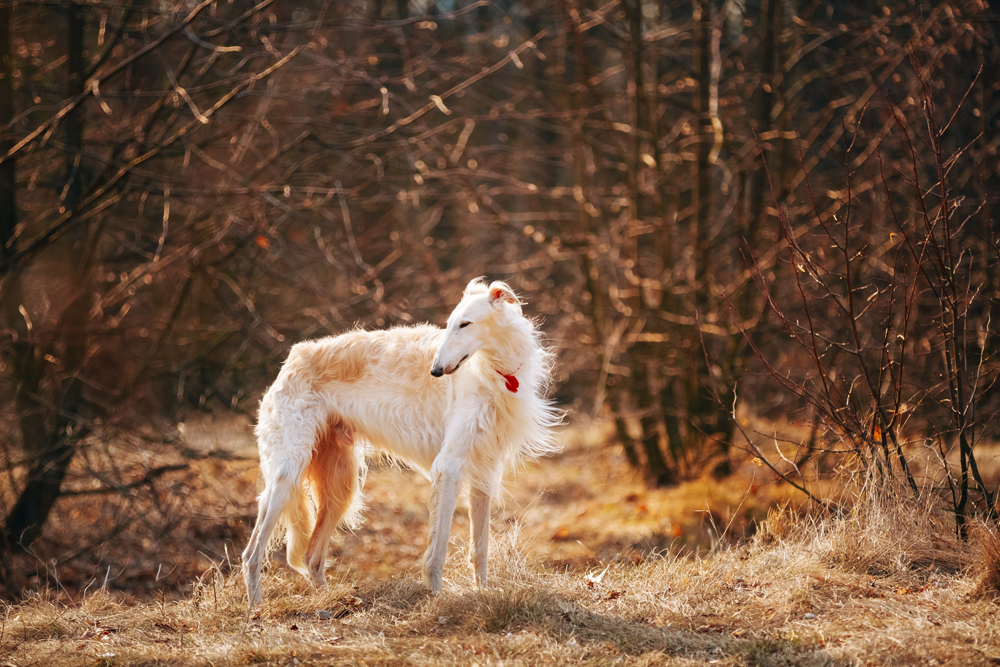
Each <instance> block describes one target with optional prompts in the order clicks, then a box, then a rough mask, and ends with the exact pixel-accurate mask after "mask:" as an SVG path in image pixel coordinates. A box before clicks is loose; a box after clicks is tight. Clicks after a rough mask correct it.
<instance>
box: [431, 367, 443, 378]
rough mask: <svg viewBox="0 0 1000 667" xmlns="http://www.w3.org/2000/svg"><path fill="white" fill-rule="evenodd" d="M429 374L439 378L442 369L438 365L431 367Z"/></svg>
mask: <svg viewBox="0 0 1000 667" xmlns="http://www.w3.org/2000/svg"><path fill="white" fill-rule="evenodd" d="M431 375H433V376H434V377H436V378H439V377H441V376H442V375H444V369H443V368H441V367H440V366H435V367H434V368H432V369H431Z"/></svg>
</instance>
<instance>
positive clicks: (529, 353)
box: [480, 313, 539, 383]
mask: <svg viewBox="0 0 1000 667" xmlns="http://www.w3.org/2000/svg"><path fill="white" fill-rule="evenodd" d="M494 326H495V328H496V333H497V335H496V336H494V337H493V338H491V340H490V345H489V346H488V347H484V348H483V349H482V350H480V354H482V355H483V359H484V360H485V361H486V362H487V363H488V364H489V365H491V366H492V367H493V370H495V371H497V372H498V373H500V374H501V375H504V376H507V375H514V376H516V377H517V379H518V380H519V381H520V382H522V383H524V382H525V380H531V379H533V377H534V376H535V373H534V372H532V362H533V361H534V360H533V359H532V357H535V356H537V355H538V351H539V346H538V341H537V339H536V336H535V332H534V328H533V327H532V326H531V323H530V322H529V321H528V320H527V319H525V318H524V317H523V316H521V315H516V316H515V315H513V314H511V313H504V314H502V315H498V316H497V321H496V323H495V325H494Z"/></svg>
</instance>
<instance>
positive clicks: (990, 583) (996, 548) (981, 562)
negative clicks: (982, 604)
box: [970, 524, 1000, 600]
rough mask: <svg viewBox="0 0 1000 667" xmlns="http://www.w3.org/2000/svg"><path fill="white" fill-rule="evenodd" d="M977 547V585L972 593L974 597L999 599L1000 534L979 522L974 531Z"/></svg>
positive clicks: (975, 566) (975, 569)
mask: <svg viewBox="0 0 1000 667" xmlns="http://www.w3.org/2000/svg"><path fill="white" fill-rule="evenodd" d="M973 541H974V543H975V545H976V547H977V551H978V553H977V558H976V562H975V565H974V572H975V573H976V585H975V587H974V588H973V589H972V593H971V594H970V595H971V597H972V598H973V599H994V600H995V599H997V598H998V597H1000V535H997V533H996V531H995V530H994V529H993V528H991V527H990V526H987V525H985V524H979V526H977V527H976V530H975V531H974V532H973Z"/></svg>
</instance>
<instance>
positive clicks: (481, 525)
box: [469, 484, 493, 587]
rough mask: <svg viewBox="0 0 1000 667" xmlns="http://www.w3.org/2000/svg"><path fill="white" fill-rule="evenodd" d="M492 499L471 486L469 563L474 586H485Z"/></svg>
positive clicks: (486, 493) (474, 486)
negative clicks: (474, 581)
mask: <svg viewBox="0 0 1000 667" xmlns="http://www.w3.org/2000/svg"><path fill="white" fill-rule="evenodd" d="M492 500H493V499H492V498H491V497H490V494H489V492H488V491H484V490H483V489H480V488H478V487H477V486H476V485H475V484H473V485H472V486H471V487H470V488H469V518H470V523H471V524H472V545H471V546H470V548H469V562H470V563H471V564H472V571H473V573H474V575H475V578H476V585H477V586H480V587H485V586H486V557H487V555H488V553H489V548H490V505H491V503H492Z"/></svg>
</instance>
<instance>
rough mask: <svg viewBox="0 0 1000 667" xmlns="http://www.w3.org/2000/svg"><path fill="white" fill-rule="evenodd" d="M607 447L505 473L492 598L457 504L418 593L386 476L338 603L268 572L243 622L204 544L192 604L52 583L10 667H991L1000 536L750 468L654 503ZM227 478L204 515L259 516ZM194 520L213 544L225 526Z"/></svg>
mask: <svg viewBox="0 0 1000 667" xmlns="http://www.w3.org/2000/svg"><path fill="white" fill-rule="evenodd" d="M600 435H601V433H600V432H598V431H594V432H592V433H589V434H586V435H584V436H579V437H573V438H568V441H567V446H566V450H565V451H564V453H563V454H561V455H560V456H558V457H556V458H554V459H550V460H545V461H543V462H540V463H539V464H537V465H536V466H534V467H533V468H532V469H530V470H527V471H524V472H522V473H520V474H519V475H518V476H517V477H516V478H515V479H514V480H513V483H512V484H511V485H510V486H509V490H510V493H509V495H508V497H507V498H506V501H505V503H504V505H503V507H501V508H498V509H497V510H496V511H495V512H494V530H495V532H496V539H495V541H494V548H493V550H492V553H491V558H490V567H491V577H492V581H491V586H490V587H489V588H488V589H485V590H477V589H476V588H475V587H474V586H473V583H472V579H471V575H470V573H469V571H468V567H467V565H466V564H465V563H464V551H465V533H466V532H467V521H466V517H465V516H464V514H463V512H462V511H461V510H460V511H459V512H458V514H457V515H456V525H455V530H454V535H455V538H454V540H453V547H452V550H451V557H450V561H449V565H448V568H447V569H446V582H445V590H444V592H443V593H442V595H440V596H439V597H433V596H431V595H429V594H428V593H427V591H426V590H425V589H424V587H423V585H422V584H421V583H420V580H419V575H418V569H417V563H418V559H419V557H420V554H421V552H422V548H423V532H424V528H425V513H426V512H425V510H424V508H423V504H424V501H425V498H426V492H427V488H426V483H425V482H423V481H422V479H421V478H419V476H417V475H415V474H413V473H411V472H409V471H406V470H398V469H393V468H387V467H380V468H377V469H374V470H373V471H372V473H371V474H370V477H369V480H368V485H367V491H368V495H369V510H368V512H367V519H366V522H365V524H364V526H363V527H362V528H360V529H359V530H358V531H357V532H355V533H353V534H348V535H344V536H341V537H339V538H338V539H337V546H336V548H335V549H334V552H333V558H332V559H331V567H330V570H329V575H328V579H329V581H330V588H329V589H328V590H327V591H323V592H318V591H316V590H314V589H312V588H310V587H309V585H308V584H307V583H306V582H305V580H304V579H303V578H302V577H300V576H298V575H297V574H294V573H292V572H290V571H289V570H288V569H287V568H286V567H284V566H282V565H281V564H280V563H278V562H274V563H272V565H271V567H270V571H269V572H268V573H267V575H266V577H265V595H266V598H267V599H266V601H265V603H264V605H263V606H262V607H261V608H260V609H259V610H256V611H254V612H252V613H249V614H248V613H247V611H246V606H245V604H246V603H245V594H244V590H243V585H242V581H241V580H240V578H239V576H238V574H237V573H236V571H235V569H234V567H233V565H234V563H233V562H232V561H228V560H226V559H225V558H222V559H219V560H215V559H212V558H210V557H209V556H208V555H207V554H210V553H214V551H212V550H206V551H205V552H204V554H203V555H202V556H201V562H200V564H199V563H198V562H197V557H194V556H193V554H194V553H195V552H194V551H193V550H191V549H190V548H189V547H187V546H186V545H184V544H177V545H170V546H168V547H167V548H165V549H164V548H161V549H160V550H159V552H158V553H157V554H155V556H158V557H159V558H160V559H161V560H163V561H164V562H166V563H170V562H171V556H172V554H174V553H176V554H177V555H178V556H179V557H180V560H181V562H180V563H179V565H181V566H182V568H186V569H185V571H186V572H190V571H193V570H194V569H197V568H198V567H201V568H202V570H203V572H202V573H201V575H200V576H198V577H195V578H193V579H188V580H187V583H189V584H190V586H189V587H188V588H187V590H186V591H184V592H183V593H178V591H179V590H180V589H179V588H178V585H177V584H178V583H179V575H178V573H177V572H174V573H172V574H171V576H170V577H169V578H164V579H163V581H164V582H165V585H163V586H160V585H159V584H158V587H157V588H156V589H154V590H153V591H151V592H150V593H149V595H148V596H146V598H145V599H144V600H139V599H138V598H137V594H138V590H136V589H133V590H132V594H131V595H126V594H124V593H123V592H122V588H123V587H125V586H126V584H125V583H124V582H123V581H122V580H121V579H117V580H116V579H112V581H111V582H110V583H109V585H108V588H107V589H103V588H102V587H101V583H102V582H100V581H98V582H96V584H95V585H93V586H92V587H91V589H90V590H89V591H88V592H87V593H86V594H85V595H82V596H76V597H75V598H74V599H73V600H72V601H67V598H65V596H64V595H60V591H59V589H58V588H57V587H53V588H52V589H50V592H49V593H48V594H38V595H32V596H30V597H29V598H28V599H26V600H24V601H22V602H21V603H20V604H16V605H11V606H6V607H4V608H3V610H2V613H0V624H2V629H0V657H2V658H3V660H5V661H6V663H8V664H12V665H17V666H18V667H23V666H25V665H31V664H45V665H49V666H51V667H58V666H61V665H153V664H171V665H173V664H212V665H241V664H276V665H277V664H280V665H293V664H356V665H452V664H454V665H473V664H478V665H484V666H485V665H533V666H534V665H542V664H555V665H558V664H572V665H577V664H595V665H596V664H600V665H605V664H606V665H611V664H623V665H647V664H677V665H684V664H704V663H706V662H707V663H709V664H720V665H813V664H815V665H822V664H845V665H846V664H878V665H890V664H897V665H912V664H954V665H977V664H996V663H997V661H1000V648H998V647H1000V617H998V611H1000V607H998V606H997V589H996V568H997V549H996V545H997V542H996V538H995V536H993V534H992V533H990V532H989V530H988V529H986V528H985V527H984V528H982V529H980V531H979V532H976V533H975V535H976V539H975V540H973V541H971V542H962V541H959V540H957V539H955V538H954V537H953V526H952V525H951V522H950V519H949V517H947V516H942V515H939V514H938V513H937V512H935V511H934V510H933V508H932V507H931V506H928V507H927V508H926V509H921V508H914V507H912V505H911V506H908V507H907V506H900V505H898V504H897V505H894V504H893V502H892V501H891V499H887V498H885V497H882V498H877V497H875V496H874V495H865V493H864V491H863V490H860V491H859V492H858V493H860V494H861V495H860V496H859V497H858V499H857V502H856V503H855V505H854V509H853V510H851V511H849V512H846V513H844V514H843V515H840V516H837V515H829V516H825V517H821V516H811V515H808V514H804V513H803V512H799V511H793V509H792V508H793V507H794V504H795V502H796V499H795V496H792V495H790V494H789V492H788V490H787V487H785V486H779V485H776V484H775V483H774V482H773V481H772V480H771V479H770V478H766V477H765V476H764V472H763V470H762V469H761V468H759V467H757V466H755V465H754V462H753V460H752V459H749V460H747V461H745V462H744V464H743V465H742V466H741V467H740V468H739V469H738V470H737V472H736V474H735V475H734V476H733V477H732V478H731V479H730V480H727V481H726V482H722V483H709V482H707V481H705V482H697V481H696V482H692V483H689V484H686V485H682V486H681V487H678V488H674V489H669V490H648V489H645V488H644V486H643V484H642V480H641V479H639V478H638V477H637V475H636V473H634V472H633V471H631V470H630V468H629V467H628V465H627V463H626V462H625V460H624V457H623V456H622V454H621V453H620V452H619V451H617V450H611V449H608V448H607V447H601V446H599V445H598V443H599V442H600V439H599V437H600ZM215 470H216V471H217V472H218V473H219V474H220V475H224V474H225V473H226V471H227V470H228V471H238V472H237V473H235V474H236V477H233V478H230V479H228V480H227V481H226V482H225V483H224V484H219V483H218V482H217V481H216V482H215V483H212V484H209V483H208V481H209V480H203V481H204V482H205V483H204V484H202V486H201V490H200V491H199V492H198V493H197V498H193V499H192V500H193V501H194V502H197V503H199V507H201V508H202V509H203V510H205V509H207V508H212V507H216V508H218V507H224V506H226V505H227V504H228V503H231V502H234V501H233V498H234V495H235V496H239V495H240V494H241V493H244V494H249V495H251V499H249V500H248V499H247V498H245V497H241V498H240V499H239V502H241V503H245V504H244V506H243V507H241V508H239V511H240V513H241V516H243V517H244V519H243V520H244V521H245V520H247V519H249V516H250V514H251V512H252V509H253V508H252V490H247V488H246V487H249V488H250V489H252V488H253V485H252V483H251V482H252V479H253V476H254V472H253V470H254V466H253V463H252V461H241V460H239V459H237V460H233V461H230V462H229V464H228V465H225V466H223V465H221V464H219V465H216V466H215ZM204 471H205V472H206V473H207V472H209V471H208V469H207V468H206V469H205V470H204ZM237 478H239V479H243V480H244V486H242V487H241V486H239V485H235V484H234V483H232V482H233V480H234V479H237ZM789 503H791V505H789ZM200 514H201V517H202V520H203V521H204V522H205V525H203V526H202V533H203V534H205V535H209V534H211V533H212V532H213V530H219V526H220V525H221V524H220V522H221V523H222V524H224V522H226V521H231V520H232V517H226V516H224V515H218V516H215V517H212V515H211V513H210V512H201V513H200ZM727 528H728V530H727ZM239 530H241V529H238V530H237V533H239ZM741 536H742V537H741ZM192 541H194V540H193V539H192ZM206 541H208V542H211V538H206ZM237 546H241V545H237ZM175 547H176V549H175ZM117 553H118V554H119V555H121V554H123V552H121V551H118V552H117ZM229 553H230V554H231V553H233V552H232V547H229ZM145 558H147V559H154V554H153V553H149V554H147V555H146V556H145ZM121 559H122V564H123V565H124V561H126V560H128V558H127V557H126V556H124V555H121ZM185 559H188V560H189V561H190V562H184V560H185ZM137 560H141V558H137ZM213 561H214V562H213ZM56 575H58V572H50V576H52V577H53V578H54V577H55V576H56ZM171 582H173V583H171ZM116 586H118V588H117V589H116Z"/></svg>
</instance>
